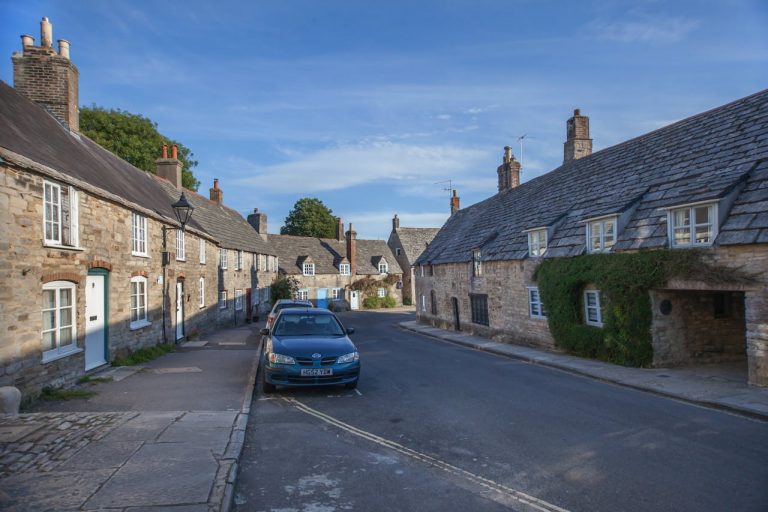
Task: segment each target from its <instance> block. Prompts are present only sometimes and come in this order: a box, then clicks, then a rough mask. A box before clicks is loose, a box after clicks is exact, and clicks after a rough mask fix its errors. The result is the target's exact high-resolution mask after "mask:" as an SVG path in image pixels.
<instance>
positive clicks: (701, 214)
mask: <svg viewBox="0 0 768 512" xmlns="http://www.w3.org/2000/svg"><path fill="white" fill-rule="evenodd" d="M710 210H713V208H712V207H711V206H699V207H698V208H694V212H695V215H696V224H707V223H709V222H710V219H709V212H710Z"/></svg>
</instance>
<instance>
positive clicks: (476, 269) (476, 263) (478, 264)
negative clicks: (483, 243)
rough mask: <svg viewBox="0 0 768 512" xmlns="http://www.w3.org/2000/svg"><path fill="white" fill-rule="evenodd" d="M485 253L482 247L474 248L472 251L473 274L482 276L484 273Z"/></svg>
mask: <svg viewBox="0 0 768 512" xmlns="http://www.w3.org/2000/svg"><path fill="white" fill-rule="evenodd" d="M482 257H483V253H482V252H481V251H480V249H474V250H473V251H472V276H473V277H480V276H482V275H483V260H482Z"/></svg>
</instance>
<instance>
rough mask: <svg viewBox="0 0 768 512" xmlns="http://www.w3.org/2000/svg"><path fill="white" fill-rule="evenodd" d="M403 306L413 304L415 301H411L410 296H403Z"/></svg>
mask: <svg viewBox="0 0 768 512" xmlns="http://www.w3.org/2000/svg"><path fill="white" fill-rule="evenodd" d="M403 306H413V302H411V298H410V297H403Z"/></svg>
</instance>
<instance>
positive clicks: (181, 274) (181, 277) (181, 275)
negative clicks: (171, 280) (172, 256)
mask: <svg viewBox="0 0 768 512" xmlns="http://www.w3.org/2000/svg"><path fill="white" fill-rule="evenodd" d="M176 279H186V277H185V276H184V272H179V275H177V276H176Z"/></svg>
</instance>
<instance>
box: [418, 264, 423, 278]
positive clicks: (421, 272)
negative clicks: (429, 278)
mask: <svg viewBox="0 0 768 512" xmlns="http://www.w3.org/2000/svg"><path fill="white" fill-rule="evenodd" d="M419 277H424V265H419Z"/></svg>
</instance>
